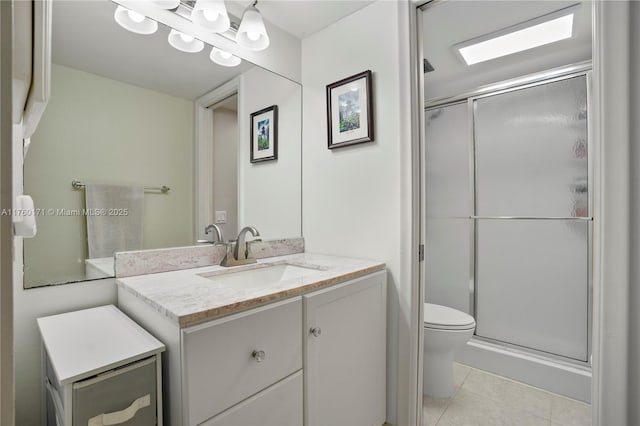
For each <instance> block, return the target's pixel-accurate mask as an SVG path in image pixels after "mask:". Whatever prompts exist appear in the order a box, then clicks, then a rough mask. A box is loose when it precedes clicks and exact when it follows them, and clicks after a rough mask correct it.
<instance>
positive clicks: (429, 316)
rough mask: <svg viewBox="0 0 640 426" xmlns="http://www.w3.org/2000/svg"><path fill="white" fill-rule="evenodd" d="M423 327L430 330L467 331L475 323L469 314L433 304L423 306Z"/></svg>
mask: <svg viewBox="0 0 640 426" xmlns="http://www.w3.org/2000/svg"><path fill="white" fill-rule="evenodd" d="M424 325H425V326H426V327H432V328H448V329H469V328H473V327H475V325H476V321H475V320H474V319H473V317H472V316H471V315H469V314H466V313H464V312H462V311H458V310H457V309H453V308H449V307H447V306H442V305H434V304H433V303H425V304H424Z"/></svg>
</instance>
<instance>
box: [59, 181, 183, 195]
mask: <svg viewBox="0 0 640 426" xmlns="http://www.w3.org/2000/svg"><path fill="white" fill-rule="evenodd" d="M71 186H73V189H82V188H84V183H82V182H81V181H79V180H74V181H71ZM170 189H171V188H169V187H168V186H166V185H162V186H145V187H144V190H145V191H160V192H162V193H163V194H166V193H167V192H169V190H170Z"/></svg>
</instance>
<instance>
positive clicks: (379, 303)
mask: <svg viewBox="0 0 640 426" xmlns="http://www.w3.org/2000/svg"><path fill="white" fill-rule="evenodd" d="M386 318H387V315H386V271H380V272H376V273H374V274H370V275H367V276H365V277H362V278H358V279H356V280H352V281H349V282H347V283H344V284H342V285H338V286H335V287H331V288H328V289H325V290H320V291H316V292H313V293H310V294H308V295H306V296H304V325H305V330H304V332H305V339H304V341H305V366H304V372H305V424H306V425H307V426H314V425H322V426H329V425H359V426H364V425H381V424H383V423H384V421H385V417H386V412H385V406H386V327H387V326H386Z"/></svg>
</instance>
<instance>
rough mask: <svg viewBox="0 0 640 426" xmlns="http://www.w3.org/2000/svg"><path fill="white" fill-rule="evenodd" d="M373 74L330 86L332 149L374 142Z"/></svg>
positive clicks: (329, 114) (330, 141)
mask: <svg viewBox="0 0 640 426" xmlns="http://www.w3.org/2000/svg"><path fill="white" fill-rule="evenodd" d="M371 96H372V90H371V71H369V70H367V71H364V72H361V73H360V74H356V75H353V76H351V77H347V78H345V79H343V80H340V81H336V82H335V83H332V84H329V85H328V86H327V125H328V134H329V141H328V147H329V149H333V148H340V147H343V146H349V145H354V144H357V143H362V142H370V141H373V101H372V97H371Z"/></svg>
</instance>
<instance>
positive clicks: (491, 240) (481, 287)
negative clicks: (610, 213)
mask: <svg viewBox="0 0 640 426" xmlns="http://www.w3.org/2000/svg"><path fill="white" fill-rule="evenodd" d="M588 226H589V222H586V221H577V220H566V221H565V220H477V221H476V227H477V254H476V256H477V257H476V259H477V263H476V292H477V293H476V295H477V296H476V297H477V298H476V308H477V310H476V318H477V327H476V333H477V334H478V335H479V336H484V337H489V338H492V339H496V340H500V341H504V342H509V343H513V344H516V345H521V346H525V347H529V348H533V349H537V350H541V351H545V352H550V353H553V354H557V355H561V356H565V357H569V358H573V359H578V360H581V361H586V360H587V333H588V275H587V272H588V248H587V247H588V235H587V230H588Z"/></svg>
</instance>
